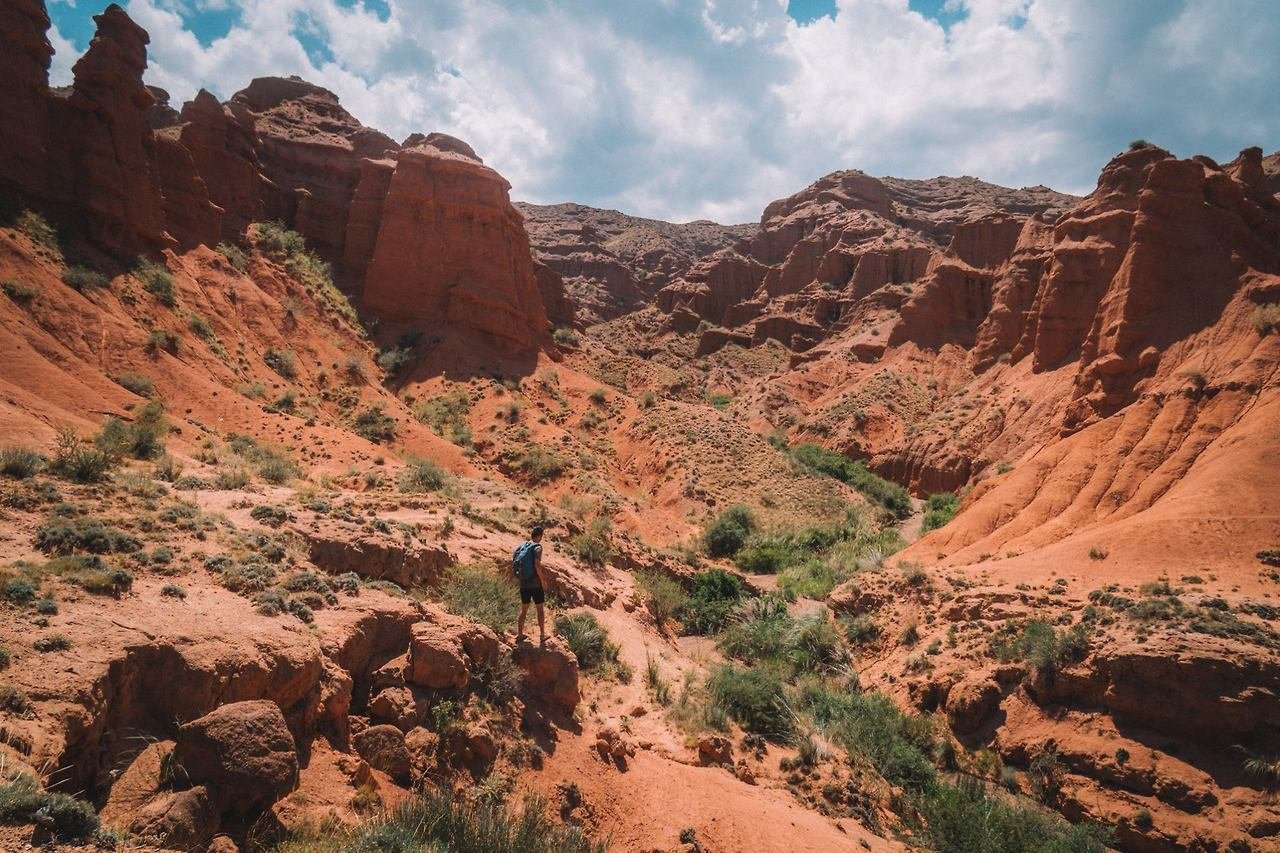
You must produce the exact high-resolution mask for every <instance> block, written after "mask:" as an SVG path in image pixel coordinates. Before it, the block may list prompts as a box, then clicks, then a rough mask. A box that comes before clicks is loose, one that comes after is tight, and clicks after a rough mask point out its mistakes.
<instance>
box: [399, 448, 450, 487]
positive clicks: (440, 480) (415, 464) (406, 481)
mask: <svg viewBox="0 0 1280 853" xmlns="http://www.w3.org/2000/svg"><path fill="white" fill-rule="evenodd" d="M450 479H451V477H450V475H449V472H448V471H446V470H444V469H443V468H441V467H440V466H439V465H438V464H436V463H435V462H433V461H431V460H430V459H423V458H420V457H410V458H409V459H408V461H407V462H406V463H405V466H404V468H403V469H402V470H401V471H400V479H399V486H400V491H402V492H406V493H409V494H421V493H423V492H438V491H440V490H441V489H443V488H445V487H446V486H447V485H449V482H450Z"/></svg>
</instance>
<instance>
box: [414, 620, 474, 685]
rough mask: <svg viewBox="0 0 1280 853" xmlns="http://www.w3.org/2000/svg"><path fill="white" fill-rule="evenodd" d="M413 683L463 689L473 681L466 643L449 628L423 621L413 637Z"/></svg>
mask: <svg viewBox="0 0 1280 853" xmlns="http://www.w3.org/2000/svg"><path fill="white" fill-rule="evenodd" d="M406 677H407V679H408V681H409V682H410V683H411V684H416V685H418V686H419V687H426V688H429V689H432V690H461V689H463V688H464V687H466V686H467V683H468V682H469V681H470V680H471V668H470V667H469V666H468V665H467V659H466V657H465V656H464V651H463V647H462V643H461V641H460V640H459V638H458V636H457V635H456V634H454V633H452V632H450V631H449V630H448V629H447V628H446V627H444V626H442V625H437V624H435V623H432V622H419V623H418V624H416V625H414V626H413V628H412V630H411V635H410V639H409V668H408V672H407V675H406Z"/></svg>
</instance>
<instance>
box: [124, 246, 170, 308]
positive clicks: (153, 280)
mask: <svg viewBox="0 0 1280 853" xmlns="http://www.w3.org/2000/svg"><path fill="white" fill-rule="evenodd" d="M133 274H134V275H135V276H136V277H137V279H138V281H140V282H142V287H143V289H144V290H146V291H147V292H148V293H150V294H151V295H152V296H154V297H155V298H156V300H157V301H158V302H159V303H160V304H161V305H164V306H165V307H166V308H172V307H174V306H175V305H177V304H178V294H177V291H176V290H175V288H174V286H173V276H172V275H171V274H170V273H169V270H168V268H167V267H165V266H164V265H163V264H158V263H156V262H155V261H151V260H147V259H145V258H144V259H141V260H139V262H138V266H137V267H135V268H134V270H133Z"/></svg>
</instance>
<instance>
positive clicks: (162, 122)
mask: <svg viewBox="0 0 1280 853" xmlns="http://www.w3.org/2000/svg"><path fill="white" fill-rule="evenodd" d="M0 16H2V17H0V26H2V27H3V29H4V32H5V35H6V41H7V42H8V43H11V44H12V45H13V46H14V49H12V50H8V51H6V52H5V56H4V57H3V58H2V59H0V67H3V69H4V70H5V71H6V72H7V79H8V80H10V81H11V82H10V83H8V84H6V86H5V91H4V93H3V94H0V116H3V119H4V120H3V121H0V126H2V127H3V129H0V151H3V153H4V157H3V161H4V165H3V166H0V192H3V193H4V194H6V195H8V196H11V197H16V201H17V202H18V203H20V204H26V205H34V206H36V207H39V208H41V209H43V210H45V211H46V212H48V213H50V214H51V215H53V216H54V217H55V218H57V219H59V220H62V221H68V222H71V223H73V224H76V225H77V226H79V230H81V231H82V232H83V234H84V235H85V237H86V238H87V239H88V240H89V241H90V242H91V243H92V244H93V245H94V246H95V247H96V248H98V249H101V250H104V251H106V252H108V253H110V254H113V255H116V256H118V257H120V258H122V259H127V258H132V257H134V256H136V255H139V254H147V253H154V252H156V251H158V250H161V249H168V248H173V249H183V250H185V249H190V248H193V247H195V246H197V245H200V244H205V245H210V246H212V245H216V244H217V243H218V242H219V241H223V240H226V241H236V240H238V239H240V238H241V237H242V236H243V234H244V231H245V229H246V227H247V226H248V225H249V224H250V223H252V222H257V221H263V220H280V221H282V222H284V223H285V224H287V225H288V226H289V227H291V228H294V229H295V230H297V231H299V232H300V233H301V234H302V235H303V236H304V237H306V238H307V241H308V243H309V244H310V245H311V246H312V247H313V248H314V249H315V250H316V251H317V252H319V253H320V255H321V256H322V257H324V258H325V259H326V260H328V261H330V262H331V263H332V264H334V266H335V268H336V269H337V271H338V272H339V280H340V282H341V283H342V284H343V285H344V286H345V287H347V289H349V290H350V291H352V292H353V293H356V294H359V293H360V292H361V291H362V289H363V290H365V291H366V292H365V296H366V299H365V304H366V307H367V308H368V310H369V311H370V312H371V313H373V314H374V315H375V316H379V317H382V318H383V319H386V320H390V321H394V322H395V323H401V322H412V323H413V324H415V326H416V327H417V328H428V327H433V326H434V327H438V328H439V329H441V330H446V329H447V330H448V331H450V332H463V333H466V332H477V333H479V334H480V335H481V336H482V337H483V338H484V339H485V340H487V341H488V342H489V343H491V344H493V345H496V346H497V347H498V348H499V349H500V350H503V351H507V352H519V351H527V350H530V349H533V348H538V347H542V346H545V345H547V344H549V341H550V334H549V332H550V328H549V325H550V322H558V323H566V324H568V323H572V322H573V309H572V306H571V305H569V303H568V302H567V299H566V297H565V294H564V288H563V284H562V283H561V281H560V279H559V277H558V276H557V275H556V274H555V273H554V272H552V271H551V270H549V269H546V268H545V267H543V266H542V265H541V264H540V263H538V262H536V261H533V260H531V257H530V249H529V240H528V237H527V235H526V234H525V231H524V228H523V224H522V222H523V220H522V217H521V215H520V213H519V212H518V211H517V210H516V209H515V208H514V207H513V206H512V205H511V202H510V199H509V198H508V195H507V193H508V189H509V185H508V184H507V183H506V181H505V180H503V178H502V177H501V176H500V175H499V174H498V173H497V172H495V171H493V170H492V169H490V168H488V167H487V166H485V165H484V164H483V163H482V162H481V161H480V159H479V158H478V157H477V156H476V155H475V152H474V151H472V150H471V148H470V147H469V146H467V145H466V144H465V143H463V142H461V141H460V140H456V139H453V138H451V137H447V136H444V135H442V134H431V135H429V136H424V135H421V134H415V135H414V136H412V137H410V138H409V139H407V140H406V141H405V144H404V145H400V144H397V143H396V142H395V141H394V140H392V139H391V138H390V137H388V136H386V135H385V134H382V133H379V132H378V131H376V130H373V129H371V128H367V127H364V126H363V125H361V124H360V122H359V121H357V120H356V119H355V118H354V117H353V116H351V114H350V113H348V112H347V111H346V110H345V109H343V108H342V106H341V105H340V104H339V103H338V98H337V96H336V95H334V94H333V93H332V92H329V91H327V90H325V89H322V88H320V87H319V86H315V85H312V84H310V83H307V82H305V81H303V80H301V79H298V78H296V77H290V78H278V77H267V78H260V79H257V80H254V81H252V82H251V83H250V84H249V86H248V87H246V88H245V89H243V90H242V91H240V92H237V93H236V94H235V95H233V96H232V98H231V99H230V100H229V101H227V102H226V103H219V102H218V100H217V99H216V98H215V97H214V96H213V95H211V94H210V93H208V92H206V91H201V92H200V93H199V94H198V95H197V96H196V97H195V98H194V99H193V100H192V101H191V102H189V103H187V104H186V105H184V106H183V108H182V110H181V111H180V112H176V111H174V110H173V109H172V108H170V107H169V105H168V95H167V93H165V92H163V90H158V89H154V88H153V87H148V86H146V85H145V84H144V83H143V80H142V76H143V72H144V71H145V69H146V63H147V54H146V46H147V43H148V41H149V39H148V36H147V33H146V32H145V31H144V30H143V29H142V28H141V27H139V26H138V25H137V24H135V23H134V22H133V21H132V20H130V18H129V16H128V15H127V14H126V13H125V12H124V10H123V9H121V8H120V7H119V6H117V5H115V4H112V5H110V6H108V7H107V9H106V10H105V11H103V12H102V13H101V14H100V15H97V16H96V17H95V21H96V22H97V27H98V29H97V34H96V35H95V36H94V39H93V41H92V43H91V44H90V47H89V50H88V51H87V52H86V53H85V55H84V56H83V57H81V58H80V60H79V61H78V62H77V63H76V65H75V68H74V74H75V80H74V83H73V84H72V86H71V87H69V88H68V89H65V90H57V91H55V90H51V89H50V88H49V86H48V66H49V61H50V57H51V54H52V50H51V48H50V45H49V41H48V39H47V37H46V35H45V32H46V30H47V29H48V26H49V19H48V16H47V14H46V12H45V9H44V6H43V4H42V3H38V2H32V0H20V2H15V3H9V4H6V5H5V8H4V10H3V11H2V12H0ZM494 246H498V247H500V249H499V250H498V251H494Z"/></svg>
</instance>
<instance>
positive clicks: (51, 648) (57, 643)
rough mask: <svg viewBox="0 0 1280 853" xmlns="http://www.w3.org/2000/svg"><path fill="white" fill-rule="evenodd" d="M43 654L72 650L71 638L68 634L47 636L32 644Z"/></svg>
mask: <svg viewBox="0 0 1280 853" xmlns="http://www.w3.org/2000/svg"><path fill="white" fill-rule="evenodd" d="M31 647H32V648H33V649H35V650H36V651H38V652H40V653H41V654H47V653H49V652H65V651H66V650H67V649H69V648H71V638H70V637H68V636H67V635H66V634H45V635H44V636H43V637H40V638H39V639H37V640H36V641H35V642H34V643H32V644H31Z"/></svg>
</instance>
